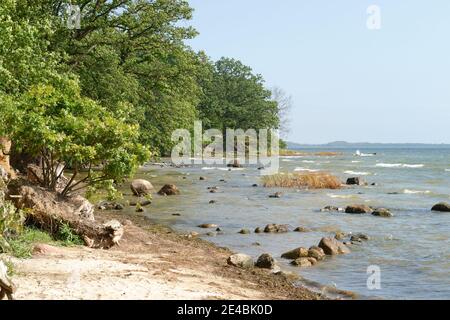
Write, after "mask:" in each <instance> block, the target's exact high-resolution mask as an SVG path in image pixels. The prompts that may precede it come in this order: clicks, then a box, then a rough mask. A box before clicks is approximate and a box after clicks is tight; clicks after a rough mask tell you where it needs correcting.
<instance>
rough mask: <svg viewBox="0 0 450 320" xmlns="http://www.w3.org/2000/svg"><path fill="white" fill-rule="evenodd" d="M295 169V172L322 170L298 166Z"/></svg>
mask: <svg viewBox="0 0 450 320" xmlns="http://www.w3.org/2000/svg"><path fill="white" fill-rule="evenodd" d="M294 171H295V172H299V171H306V172H318V171H320V170H316V169H308V168H302V167H297V168H295V169H294Z"/></svg>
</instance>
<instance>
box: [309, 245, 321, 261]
mask: <svg viewBox="0 0 450 320" xmlns="http://www.w3.org/2000/svg"><path fill="white" fill-rule="evenodd" d="M308 257H310V258H314V259H316V260H317V261H320V260H323V259H325V252H324V251H323V249H322V248H319V247H317V246H313V247H311V248H309V250H308Z"/></svg>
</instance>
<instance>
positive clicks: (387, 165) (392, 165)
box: [375, 163, 425, 168]
mask: <svg viewBox="0 0 450 320" xmlns="http://www.w3.org/2000/svg"><path fill="white" fill-rule="evenodd" d="M424 166H425V165H424V164H405V163H377V164H376V165H375V167H381V168H423V167H424Z"/></svg>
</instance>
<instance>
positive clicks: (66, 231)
mask: <svg viewBox="0 0 450 320" xmlns="http://www.w3.org/2000/svg"><path fill="white" fill-rule="evenodd" d="M56 239H57V240H58V241H59V243H60V244H61V245H64V246H74V245H80V246H81V245H83V244H84V241H83V240H82V239H81V238H80V237H79V236H78V235H77V234H75V233H74V232H73V230H72V228H71V227H70V226H69V225H68V224H62V225H61V226H60V227H59V230H58V234H57V235H56Z"/></svg>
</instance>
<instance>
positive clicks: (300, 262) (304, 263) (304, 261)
mask: <svg viewBox="0 0 450 320" xmlns="http://www.w3.org/2000/svg"><path fill="white" fill-rule="evenodd" d="M291 264H292V265H293V266H296V267H301V268H306V267H311V266H312V263H311V261H310V260H309V258H298V259H295V260H294V261H292V262H291Z"/></svg>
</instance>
